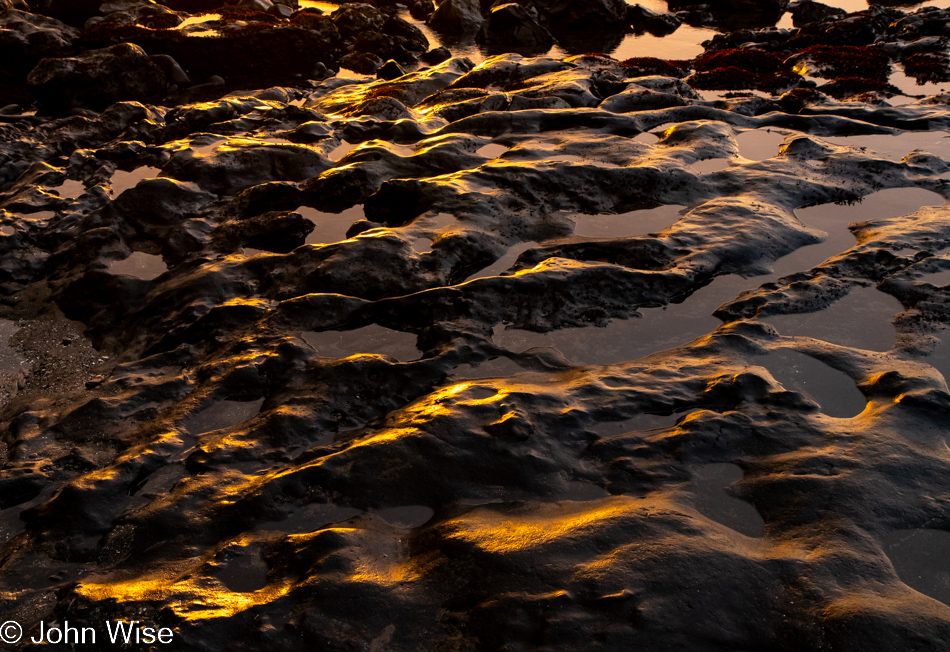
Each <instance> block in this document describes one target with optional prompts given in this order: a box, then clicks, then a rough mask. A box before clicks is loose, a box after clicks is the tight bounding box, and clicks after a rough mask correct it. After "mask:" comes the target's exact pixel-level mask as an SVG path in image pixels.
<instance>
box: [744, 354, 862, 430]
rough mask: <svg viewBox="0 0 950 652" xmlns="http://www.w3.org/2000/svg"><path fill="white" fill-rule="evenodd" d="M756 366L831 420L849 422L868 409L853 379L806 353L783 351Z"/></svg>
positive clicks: (758, 361)
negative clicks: (816, 406) (813, 403)
mask: <svg viewBox="0 0 950 652" xmlns="http://www.w3.org/2000/svg"><path fill="white" fill-rule="evenodd" d="M753 362H754V363H755V364H759V365H761V366H763V367H765V368H766V369H768V370H769V373H771V374H772V377H773V378H775V380H777V381H778V382H779V383H781V384H782V386H783V387H785V389H787V390H789V391H794V392H798V393H800V394H805V395H806V396H808V397H809V398H811V399H812V400H813V401H815V402H816V403H817V404H818V405H819V406H820V407H821V411H822V412H823V413H824V414H827V415H828V416H830V417H836V418H839V419H850V418H851V417H854V416H857V415H858V414H861V412H863V411H864V408H865V406H866V405H867V399H866V398H865V397H864V394H862V393H861V390H859V389H858V386H857V385H856V384H855V383H854V380H852V378H851V377H850V376H848V375H847V374H845V373H844V372H841V371H838V370H837V369H834V368H832V367H829V366H828V365H826V364H825V363H824V362H820V361H819V360H816V359H815V358H812V357H811V356H808V355H805V354H804V353H799V352H798V351H790V350H788V349H782V350H779V351H772V352H770V353H767V354H766V355H764V356H762V357H760V358H758V359H756V360H754V361H753Z"/></svg>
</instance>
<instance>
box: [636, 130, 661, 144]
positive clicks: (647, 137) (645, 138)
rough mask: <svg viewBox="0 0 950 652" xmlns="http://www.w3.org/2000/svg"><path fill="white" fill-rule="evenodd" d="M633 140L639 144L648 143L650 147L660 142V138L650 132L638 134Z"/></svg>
mask: <svg viewBox="0 0 950 652" xmlns="http://www.w3.org/2000/svg"><path fill="white" fill-rule="evenodd" d="M633 139H634V140H635V141H637V142H638V143H646V144H648V145H653V144H655V143H658V142H660V137H659V136H657V135H656V134H654V133H651V132H649V131H644V132H643V133H640V134H637V135H636V136H634V138H633Z"/></svg>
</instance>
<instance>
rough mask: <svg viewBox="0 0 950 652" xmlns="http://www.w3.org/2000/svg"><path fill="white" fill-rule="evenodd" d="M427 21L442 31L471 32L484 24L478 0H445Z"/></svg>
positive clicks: (433, 27)
mask: <svg viewBox="0 0 950 652" xmlns="http://www.w3.org/2000/svg"><path fill="white" fill-rule="evenodd" d="M427 22H428V23H429V26H430V27H431V28H432V29H434V30H438V31H440V32H446V33H455V34H464V33H471V32H474V31H476V30H477V29H478V28H479V27H480V26H481V24H482V14H481V6H480V5H479V2H478V0H443V2H442V4H440V5H439V6H438V7H436V8H435V11H434V12H432V15H431V16H429V20H428V21H427Z"/></svg>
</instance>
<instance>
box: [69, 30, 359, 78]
mask: <svg viewBox="0 0 950 652" xmlns="http://www.w3.org/2000/svg"><path fill="white" fill-rule="evenodd" d="M256 15H257V16H264V17H265V18H267V19H269V20H271V21H275V20H276V19H274V18H272V17H271V16H267V15H265V14H256ZM84 38H85V39H86V40H87V41H88V42H90V43H95V44H102V45H105V44H109V43H113V42H116V41H117V40H122V41H128V42H130V43H135V44H137V45H139V46H141V47H142V48H143V49H145V50H146V51H147V52H148V53H149V54H167V55H169V56H171V57H173V58H174V59H175V60H176V61H177V62H178V63H179V64H180V65H181V67H182V68H183V69H184V70H185V72H186V73H187V74H188V76H189V77H191V78H192V79H193V80H195V81H200V80H206V79H208V78H209V77H211V76H213V75H218V76H220V77H222V78H224V79H226V80H227V81H228V83H231V84H237V83H239V82H240V83H248V82H249V81H250V80H264V79H267V80H270V81H271V82H273V83H277V82H279V81H281V80H284V79H294V75H310V73H311V72H313V69H314V66H315V65H316V64H317V63H318V62H323V63H327V64H332V63H333V62H335V61H336V56H337V51H338V48H339V46H340V44H341V41H340V35H339V32H338V31H337V28H336V25H335V24H334V22H333V21H332V20H330V19H329V18H326V17H324V16H317V15H314V14H310V13H301V14H298V15H297V16H295V17H294V18H293V20H291V21H290V22H289V23H276V22H248V23H246V24H245V23H242V22H237V23H226V24H225V26H224V27H222V28H221V29H219V30H217V33H216V34H215V35H212V36H189V35H187V34H183V33H180V32H178V31H175V30H167V31H165V30H151V29H146V28H143V27H139V26H126V27H121V28H115V29H106V28H104V27H103V26H92V27H90V28H88V29H87V30H85V32H84Z"/></svg>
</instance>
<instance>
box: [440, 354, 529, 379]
mask: <svg viewBox="0 0 950 652" xmlns="http://www.w3.org/2000/svg"><path fill="white" fill-rule="evenodd" d="M525 371H526V369H525V368H524V367H522V366H521V365H519V364H518V363H517V362H515V361H514V360H512V359H511V358H506V357H504V356H502V357H499V358H493V359H491V360H486V361H485V362H481V363H472V364H463V365H459V366H458V367H456V368H455V369H453V370H452V371H451V373H450V374H449V377H450V378H452V379H453V380H480V379H484V378H510V377H511V376H514V375H515V374H521V373H525Z"/></svg>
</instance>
